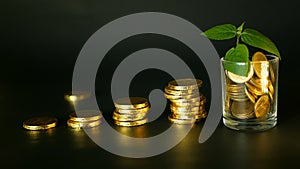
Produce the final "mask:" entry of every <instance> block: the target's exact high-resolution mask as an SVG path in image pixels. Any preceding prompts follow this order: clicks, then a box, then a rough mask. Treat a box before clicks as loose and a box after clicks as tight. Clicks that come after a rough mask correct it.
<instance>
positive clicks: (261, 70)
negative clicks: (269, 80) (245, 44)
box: [252, 52, 269, 78]
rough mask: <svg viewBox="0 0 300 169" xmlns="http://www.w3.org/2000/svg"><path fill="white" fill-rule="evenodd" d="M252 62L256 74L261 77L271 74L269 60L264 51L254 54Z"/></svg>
mask: <svg viewBox="0 0 300 169" xmlns="http://www.w3.org/2000/svg"><path fill="white" fill-rule="evenodd" d="M252 62H253V67H254V72H255V74H256V75H257V76H258V77H260V78H266V77H268V76H269V61H268V59H267V57H266V55H264V54H263V53H262V52H256V53H255V54H254V55H253V56H252Z"/></svg>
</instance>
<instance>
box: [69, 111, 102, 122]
mask: <svg viewBox="0 0 300 169" xmlns="http://www.w3.org/2000/svg"><path fill="white" fill-rule="evenodd" d="M78 115H79V116H78ZM101 117H102V114H101V112H99V111H96V110H81V111H78V112H77V113H76V112H73V113H71V114H70V115H69V119H71V120H72V121H77V122H86V121H96V120H99V119H101Z"/></svg>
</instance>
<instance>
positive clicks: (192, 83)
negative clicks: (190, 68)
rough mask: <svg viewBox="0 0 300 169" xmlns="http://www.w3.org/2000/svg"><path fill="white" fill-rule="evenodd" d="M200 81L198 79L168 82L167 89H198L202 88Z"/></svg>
mask: <svg viewBox="0 0 300 169" xmlns="http://www.w3.org/2000/svg"><path fill="white" fill-rule="evenodd" d="M202 83H203V82H202V80H200V79H191V78H187V79H177V80H173V81H171V82H169V84H168V88H169V89H173V90H191V89H198V88H199V87H201V86H202Z"/></svg>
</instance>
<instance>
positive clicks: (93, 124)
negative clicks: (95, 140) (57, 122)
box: [67, 119, 101, 129]
mask: <svg viewBox="0 0 300 169" xmlns="http://www.w3.org/2000/svg"><path fill="white" fill-rule="evenodd" d="M67 124H68V126H69V127H71V128H75V129H80V128H92V127H97V126H99V125H100V124H101V120H96V121H87V122H78V121H73V120H71V119H69V120H68V121H67Z"/></svg>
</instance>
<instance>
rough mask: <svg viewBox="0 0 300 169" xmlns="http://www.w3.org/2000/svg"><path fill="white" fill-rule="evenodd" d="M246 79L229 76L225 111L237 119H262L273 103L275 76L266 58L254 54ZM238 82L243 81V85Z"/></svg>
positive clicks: (262, 55) (258, 53)
mask: <svg viewBox="0 0 300 169" xmlns="http://www.w3.org/2000/svg"><path fill="white" fill-rule="evenodd" d="M252 62H253V65H251V67H250V70H249V72H250V73H249V75H248V77H244V79H242V78H241V77H237V76H236V77H234V76H229V74H227V76H228V78H227V81H226V101H225V110H226V111H227V112H231V114H232V115H233V116H234V117H236V118H238V119H250V118H262V117H266V115H267V114H268V113H269V112H270V107H271V104H272V103H273V98H274V97H273V96H274V87H273V84H274V83H275V76H274V70H273V69H272V67H271V64H269V61H268V59H267V57H266V56H265V55H264V54H263V53H261V52H256V53H255V54H254V55H253V57H252ZM240 80H244V81H245V82H243V83H237V82H240Z"/></svg>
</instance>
